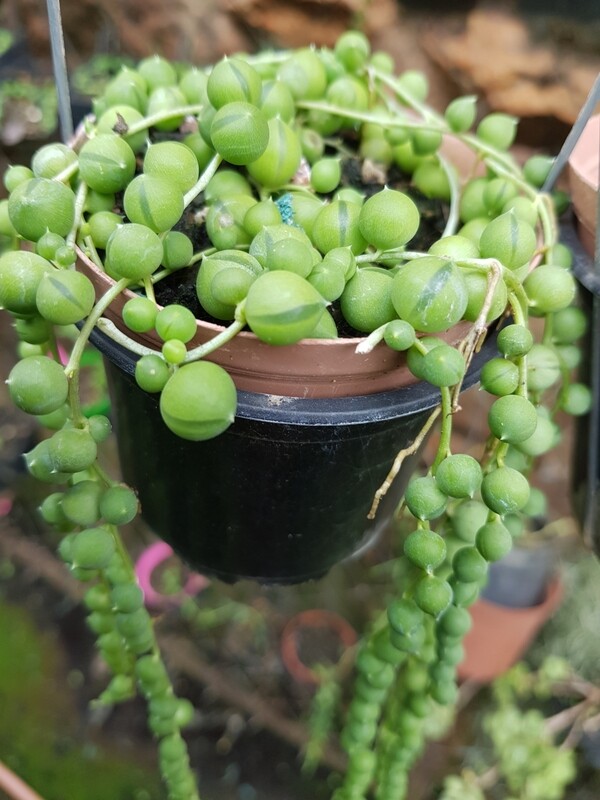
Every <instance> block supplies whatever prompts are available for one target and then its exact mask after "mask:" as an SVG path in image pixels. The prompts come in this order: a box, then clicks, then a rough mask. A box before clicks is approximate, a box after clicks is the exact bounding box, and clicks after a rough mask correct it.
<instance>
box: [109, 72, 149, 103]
mask: <svg viewBox="0 0 600 800" xmlns="http://www.w3.org/2000/svg"><path fill="white" fill-rule="evenodd" d="M102 101H103V102H104V103H105V104H106V106H107V107H109V106H112V105H115V104H119V103H127V105H130V106H132V107H133V108H137V110H138V111H144V110H145V109H146V104H147V102H148V84H147V83H146V81H145V80H144V79H143V78H142V76H141V75H140V74H139V73H138V72H136V71H135V70H132V69H123V71H122V72H120V73H119V74H118V75H116V76H115V77H114V78H113V79H112V80H111V81H109V83H108V84H107V86H106V88H105V89H104V94H103V95H102Z"/></svg>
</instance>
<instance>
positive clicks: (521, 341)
mask: <svg viewBox="0 0 600 800" xmlns="http://www.w3.org/2000/svg"><path fill="white" fill-rule="evenodd" d="M532 347H533V334H532V333H531V331H530V330H529V328H526V327H525V326H524V325H517V324H514V323H513V324H512V325H507V326H506V327H505V328H502V330H501V331H500V333H499V334H498V350H500V352H501V353H502V354H503V355H505V356H506V357H507V358H518V357H519V356H524V355H527V353H528V352H529V351H530V350H531V348H532Z"/></svg>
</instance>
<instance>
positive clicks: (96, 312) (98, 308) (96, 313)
mask: <svg viewBox="0 0 600 800" xmlns="http://www.w3.org/2000/svg"><path fill="white" fill-rule="evenodd" d="M130 283H131V281H130V280H129V278H121V280H120V281H118V283H115V285H114V286H111V288H110V289H109V290H108V291H107V292H106V294H104V295H103V296H102V297H101V298H100V300H98V302H97V303H96V305H95V306H94V308H93V309H92V310H91V312H90V315H89V317H88V318H87V319H86V321H85V323H84V324H83V327H82V328H81V330H80V332H79V336H78V337H77V341H76V342H75V345H74V346H73V350H72V351H71V356H70V358H69V362H68V364H67V366H66V367H65V375H66V376H67V378H69V380H70V379H71V378H72V376H73V375H74V374H75V373H76V372H77V370H78V369H79V362H80V361H81V356H82V354H83V351H84V349H85V346H86V344H87V342H88V339H89V338H90V334H91V332H92V331H93V329H94V326H95V325H96V323H97V322H98V321H99V319H100V317H101V316H102V313H103V312H104V311H105V310H106V309H107V308H108V306H109V305H110V304H111V303H112V301H113V300H114V299H115V298H116V297H118V296H119V295H120V294H121V292H122V291H123V290H124V289H126V288H127V287H128V286H129V284H130Z"/></svg>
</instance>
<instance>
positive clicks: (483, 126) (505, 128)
mask: <svg viewBox="0 0 600 800" xmlns="http://www.w3.org/2000/svg"><path fill="white" fill-rule="evenodd" d="M517 122H518V120H517V119H516V118H515V117H511V116H510V115H509V114H501V113H495V114H488V115H487V117H484V118H483V119H482V120H481V122H480V123H479V125H478V126H477V136H479V138H480V139H483V141H484V142H487V143H488V144H491V145H492V146H493V147H497V148H498V149H499V150H508V148H509V147H510V146H511V144H512V143H513V141H514V139H515V134H516V132H517Z"/></svg>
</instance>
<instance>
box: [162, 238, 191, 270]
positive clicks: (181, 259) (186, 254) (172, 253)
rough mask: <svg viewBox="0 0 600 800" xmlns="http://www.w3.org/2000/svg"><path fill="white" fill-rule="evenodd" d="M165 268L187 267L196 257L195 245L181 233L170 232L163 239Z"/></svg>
mask: <svg viewBox="0 0 600 800" xmlns="http://www.w3.org/2000/svg"><path fill="white" fill-rule="evenodd" d="M163 250H164V254H163V260H162V263H163V266H165V267H166V268H167V269H180V268H181V267H185V266H187V265H188V264H189V263H190V261H191V259H192V256H193V255H194V245H193V243H192V240H191V239H190V238H189V236H186V235H185V233H182V232H181V231H169V232H168V233H167V234H166V235H165V237H164V239H163Z"/></svg>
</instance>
